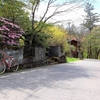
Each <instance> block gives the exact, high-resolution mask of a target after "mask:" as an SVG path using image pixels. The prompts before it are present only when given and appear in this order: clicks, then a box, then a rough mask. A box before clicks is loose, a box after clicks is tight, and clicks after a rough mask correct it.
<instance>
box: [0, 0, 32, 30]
mask: <svg viewBox="0 0 100 100" xmlns="http://www.w3.org/2000/svg"><path fill="white" fill-rule="evenodd" d="M25 6H26V5H25V4H24V3H23V2H22V1H19V0H3V1H1V2H0V16H2V17H5V18H8V19H10V20H11V21H12V22H13V23H17V24H18V25H19V26H20V27H21V28H22V29H24V31H26V29H27V28H29V27H30V25H31V24H30V21H29V17H28V15H29V13H28V12H26V10H25V9H24V7H25Z"/></svg>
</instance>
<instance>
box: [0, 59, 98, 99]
mask: <svg viewBox="0 0 100 100" xmlns="http://www.w3.org/2000/svg"><path fill="white" fill-rule="evenodd" d="M0 100H100V60H93V59H90V60H89V59H85V60H81V61H77V62H74V63H66V64H58V65H49V66H44V67H40V68H34V69H31V70H30V69H29V70H27V71H23V72H17V73H10V74H8V75H1V76H0Z"/></svg>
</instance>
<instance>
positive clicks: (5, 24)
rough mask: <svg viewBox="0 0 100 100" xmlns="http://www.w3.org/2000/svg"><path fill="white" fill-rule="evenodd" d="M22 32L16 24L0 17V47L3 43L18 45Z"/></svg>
mask: <svg viewBox="0 0 100 100" xmlns="http://www.w3.org/2000/svg"><path fill="white" fill-rule="evenodd" d="M23 33H24V31H23V30H22V29H21V28H20V27H19V26H18V25H16V24H13V23H12V22H10V21H9V20H8V19H6V18H3V17H1V18H0V47H2V46H4V45H7V46H18V45H19V39H20V38H21V37H22V34H23Z"/></svg>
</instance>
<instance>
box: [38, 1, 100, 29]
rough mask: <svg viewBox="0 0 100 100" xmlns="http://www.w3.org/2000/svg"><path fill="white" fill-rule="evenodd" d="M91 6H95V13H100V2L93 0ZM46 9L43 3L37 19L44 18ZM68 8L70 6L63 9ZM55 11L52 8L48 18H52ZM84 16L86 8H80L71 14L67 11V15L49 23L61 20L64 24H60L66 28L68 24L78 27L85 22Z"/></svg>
mask: <svg viewBox="0 0 100 100" xmlns="http://www.w3.org/2000/svg"><path fill="white" fill-rule="evenodd" d="M58 1H59V3H62V2H64V1H66V0H58ZM91 4H92V5H93V6H94V11H95V12H96V13H100V0H93V2H92V3H91ZM45 7H46V4H45V3H43V4H42V5H41V6H40V10H38V11H39V12H38V13H37V16H38V17H37V19H38V18H39V17H40V16H42V14H43V12H44V9H45ZM66 7H69V6H65V7H62V8H61V9H65V8H66ZM61 9H60V10H61ZM53 11H54V8H51V9H50V10H49V12H48V14H47V16H46V17H48V16H50V15H51V14H52V12H53ZM84 15H85V12H84V8H83V7H80V8H78V9H77V10H76V9H75V10H73V11H70V12H69V11H67V12H66V13H63V14H60V15H57V16H54V17H53V18H52V19H51V20H49V22H53V21H54V22H55V21H59V20H61V21H62V22H61V23H59V24H60V25H63V26H64V27H67V26H68V22H71V23H72V24H75V25H76V26H78V25H80V24H81V23H82V22H83V20H84V18H83V16H84ZM98 24H99V25H100V23H98Z"/></svg>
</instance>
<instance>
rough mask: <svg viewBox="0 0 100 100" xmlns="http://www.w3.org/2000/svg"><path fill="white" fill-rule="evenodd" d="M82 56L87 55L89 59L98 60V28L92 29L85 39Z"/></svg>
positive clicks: (99, 41)
mask: <svg viewBox="0 0 100 100" xmlns="http://www.w3.org/2000/svg"><path fill="white" fill-rule="evenodd" d="M83 47H84V51H85V53H84V55H87V56H88V55H89V53H90V56H91V58H98V55H99V52H100V27H94V28H93V30H92V31H91V33H90V34H88V35H87V36H86V38H85V42H84V45H83Z"/></svg>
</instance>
